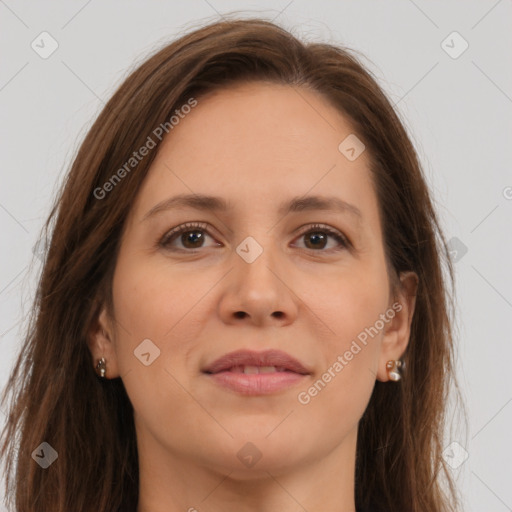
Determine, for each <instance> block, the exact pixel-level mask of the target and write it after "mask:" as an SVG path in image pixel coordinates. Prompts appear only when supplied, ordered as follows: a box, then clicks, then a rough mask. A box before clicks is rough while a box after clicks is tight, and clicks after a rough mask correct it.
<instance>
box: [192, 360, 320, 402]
mask: <svg viewBox="0 0 512 512" xmlns="http://www.w3.org/2000/svg"><path fill="white" fill-rule="evenodd" d="M202 372H203V373H204V374H205V375H206V376H207V377H209V378H211V379H212V381H213V382H215V384H217V385H219V386H221V387H222V388H225V389H229V390H230V391H233V392H235V393H238V394H242V395H253V396H254V395H265V394H270V393H275V392H278V391H282V390H284V389H287V388H289V387H291V386H293V385H296V384H298V383H299V382H301V381H303V380H304V379H305V378H306V377H307V376H308V375H310V374H311V372H310V371H309V370H308V369H307V368H306V367H305V366H304V365H303V364H302V363H301V362H299V361H298V360H297V359H295V358H293V357H292V356H290V355H289V354H286V353H285V352H282V351H280V350H267V351H264V352H253V351H250V350H239V351H236V352H231V353H229V354H226V355H224V356H222V357H221V358H219V359H217V360H215V361H214V362H213V363H212V364H210V365H209V366H207V367H206V368H204V369H203V370H202Z"/></svg>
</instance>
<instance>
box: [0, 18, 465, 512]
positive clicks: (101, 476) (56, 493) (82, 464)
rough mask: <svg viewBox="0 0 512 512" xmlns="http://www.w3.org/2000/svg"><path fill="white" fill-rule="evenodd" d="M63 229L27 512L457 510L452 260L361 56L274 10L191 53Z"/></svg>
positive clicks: (18, 472) (95, 160) (101, 125)
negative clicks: (290, 28)
mask: <svg viewBox="0 0 512 512" xmlns="http://www.w3.org/2000/svg"><path fill="white" fill-rule="evenodd" d="M50 227H51V229H52V231H51V241H50V243H49V244H48V247H49V248H48V253H47V255H46V260H45V263H44V268H43V272H42V276H41V281H40V283H39V288H38V293H37V298H36V304H35V307H34V317H33V321H32V322H31V325H30V328H29V330H28V333H27V337H26V340H25V345H24V347H23V351H22V352H21V353H20V356H19V359H18V361H17V363H16V365H15V368H14V369H13V372H12V375H11V377H10V380H9V383H8V386H7V388H6V391H5V395H7V394H8V393H11V394H12V395H14V396H13V400H12V404H13V405H12V406H11V408H10V409H9V416H8V421H7V424H6V428H5V429H4V432H3V446H2V455H3V456H4V457H5V459H6V462H7V469H8V472H9V474H10V473H11V472H12V471H13V468H15V472H14V474H13V475H12V476H11V477H10V478H8V480H7V489H8V493H9V496H8V497H9V498H10V500H12V502H13V503H14V504H15V507H16V508H15V510H17V511H23V512H35V511H39V512H40V511H50V510H51V511H52V512H68V511H70V510H73V511H78V510H80V511H93V510H94V511H96V512H97V511H109V512H111V511H122V512H135V511H136V512H163V511H166V512H169V511H171V512H174V511H178V510H189V511H193V510H205V511H206V510H208V511H220V510H223V511H226V510H235V509H236V510H258V511H271V510H281V511H288V510H290V511H291V510H298V509H301V510H309V511H311V512H312V511H317V510H318V511H320V510H322V511H343V512H348V511H354V510H357V511H358V512H361V511H386V512H391V511H393V512H397V511H399V512H420V511H421V512H425V511H429V512H440V511H448V510H456V506H457V497H456V491H455V487H454V485H453V483H452V480H451V478H450V474H449V472H448V470H447V469H446V465H445V462H444V460H443V458H442V456H441V452H442V450H443V447H444V442H443V437H442V433H443V425H444V422H443V420H444V410H445V405H446V404H445V400H446V392H447V390H448V387H447V386H448V384H449V382H450V380H451V379H452V377H453V369H452V364H453V346H452V332H451V324H450V315H449V306H450V303H449V301H448V298H449V297H450V296H449V294H448V290H447V286H446V281H445V276H444V274H443V268H442V265H443V263H444V264H445V265H446V268H447V272H448V276H449V277H450V279H451V282H452V284H453V269H452V266H451V263H450V261H449V259H448V258H447V251H446V244H445V239H444V237H443V234H442V232H441V229H440V226H439V223H438V219H437V216H436V213H435V210H434V208H433V205H432V200H431V198H430V195H429V191H428V187H427V185H426V183H425V179H424V177H423V175H422V171H421V169H420V165H419V162H418V159H417V156H416V153H415V151H414V148H413V146H412V144H411V142H410V140H409V138H408V136H407V133H406V131H405V129H404V127H403V125H402V124H401V122H400V120H399V118H398V117H397V115H396V113H395V112H394V110H393V108H392V106H391V105H390V102H389V100H388V99H387V98H386V96H385V95H384V94H383V92H382V91H381V90H380V88H379V86H378V85H377V83H376V81H375V79H374V78H373V77H372V76H371V75H370V73H369V72H368V71H366V70H365V69H364V68H363V66H362V65H361V64H360V63H359V62H358V60H357V59H356V58H355V57H354V56H353V55H352V54H351V52H349V51H348V50H345V49H341V48H337V47H334V46H331V45H327V44H306V43H303V42H300V41H299V40H298V39H296V38H295V37H293V36H292V35H291V34H290V33H288V32H286V31H285V30H283V29H282V28H280V27H278V26H276V25H274V24H272V23H270V22H267V21H263V20H258V19H247V20H240V19H239V20H227V21H222V22H218V23H213V24H210V25H208V26H206V27H204V28H201V29H198V30H195V31H193V32H191V33H189V34H187V35H185V36H184V37H182V38H181V39H179V40H178V41H175V42H173V43H172V44H169V45H168V46H166V47H165V48H163V49H162V50H161V51H159V52H158V53H156V54H155V55H153V56H152V57H151V58H149V59H148V60H147V61H146V62H144V63H143V64H142V65H141V66H140V67H139V68H138V69H136V70H135V71H134V72H133V73H132V74H131V75H130V76H129V77H128V78H127V79H126V80H125V82H124V83H123V84H122V85H121V86H120V88H119V89H118V90H117V92H116V93H115V94H114V96H113V97H112V99H111V100H110V101H109V102H108V104H107V105H106V107H105V108H104V110H103V111H102V112H101V114H100V116H99V117H98V119H97V121H96V122H95V124H94V125H93V127H92V128H91V129H90V131H89V133H88V134H87V136H86V138H85V140H84V142H83V144H82V145H81V148H80V150H79V152H78V154H77V156H76V158H75V160H74V163H73V165H72V168H71V170H70V172H69V176H68V178H67V181H66V183H65V184H64V186H63V189H62V191H61V193H60V195H59V198H58V200H57V202H56V204H55V206H54V208H53V210H52V212H51V214H50V217H49V219H48V221H47V223H46V232H48V229H49V228H50ZM5 398H6V396H4V400H5ZM18 432H19V440H16V435H17V433H18ZM15 441H17V442H18V444H16V443H15ZM15 453H16V454H17V463H16V465H15V461H14V455H15Z"/></svg>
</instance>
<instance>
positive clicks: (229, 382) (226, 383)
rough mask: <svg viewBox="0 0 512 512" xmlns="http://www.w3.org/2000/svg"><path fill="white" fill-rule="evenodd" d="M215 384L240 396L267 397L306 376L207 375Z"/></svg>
mask: <svg viewBox="0 0 512 512" xmlns="http://www.w3.org/2000/svg"><path fill="white" fill-rule="evenodd" d="M207 375H208V376H209V377H210V378H212V379H213V380H214V381H215V382H216V383H217V384H220V385H221V386H223V387H226V388H228V389H231V390H232V391H235V392H237V393H240V394H242V395H253V396H254V395H267V394H270V393H274V392H276V391H281V390H283V389H286V388H289V387H291V386H293V385H295V384H297V383H298V382H301V381H302V380H303V379H304V377H306V375H302V374H300V373H295V372H272V373H251V374H245V373H235V372H219V373H213V374H207Z"/></svg>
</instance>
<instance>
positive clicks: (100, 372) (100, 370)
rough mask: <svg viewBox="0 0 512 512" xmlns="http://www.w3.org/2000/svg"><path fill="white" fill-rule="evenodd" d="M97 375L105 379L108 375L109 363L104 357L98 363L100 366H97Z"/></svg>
mask: <svg viewBox="0 0 512 512" xmlns="http://www.w3.org/2000/svg"><path fill="white" fill-rule="evenodd" d="M96 373H97V374H98V375H99V376H100V377H102V378H105V374H106V373H107V361H106V360H105V358H104V357H102V358H101V359H100V360H99V361H98V364H97V365H96Z"/></svg>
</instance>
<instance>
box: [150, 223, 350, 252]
mask: <svg viewBox="0 0 512 512" xmlns="http://www.w3.org/2000/svg"><path fill="white" fill-rule="evenodd" d="M207 228H208V224H207V223H205V222H187V223H186V224H182V225H180V226H177V227H175V228H173V229H172V230H171V231H169V232H168V233H166V234H165V235H164V236H163V237H162V239H161V240H160V242H158V245H159V246H160V247H162V248H164V249H166V250H168V251H173V252H182V253H185V252H187V253H191V254H195V253H197V251H199V250H200V249H201V248H198V249H177V248H175V247H169V243H170V242H171V241H173V238H175V237H176V236H177V235H181V234H183V233H186V232H188V231H204V232H205V233H207V234H208V236H210V237H212V238H213V236H212V235H211V234H210V233H209V231H208V229H207ZM313 232H323V233H327V234H328V235H330V236H331V237H333V238H334V239H335V240H336V241H338V242H339V243H340V244H341V246H342V247H337V248H334V249H327V250H321V249H319V250H315V249H307V248H306V249H302V248H301V249H302V250H304V251H311V252H313V253H317V252H325V253H331V252H337V251H341V250H344V249H348V248H350V246H351V243H350V241H349V240H348V238H347V237H345V236H344V235H343V234H342V233H340V232H339V231H336V230H334V229H332V228H330V227H329V226H326V225H323V224H312V225H310V226H307V228H306V229H305V230H302V231H301V232H300V233H299V234H298V235H297V238H298V237H301V236H304V235H307V234H308V233H313Z"/></svg>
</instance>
